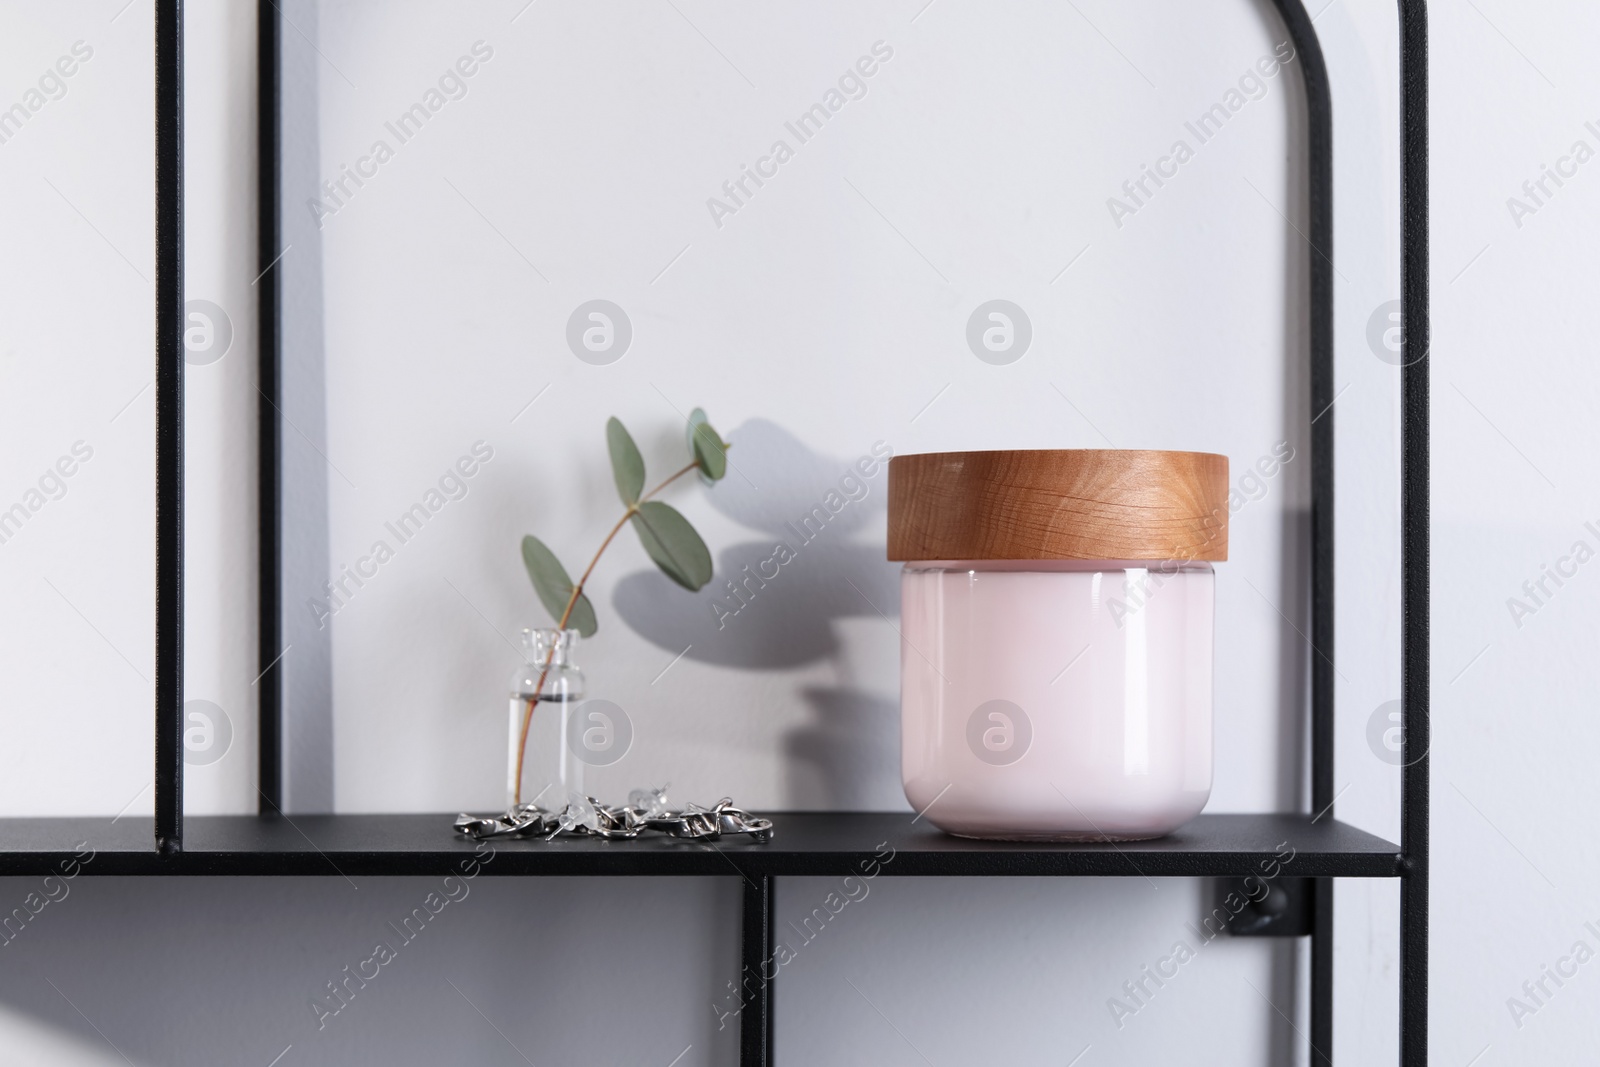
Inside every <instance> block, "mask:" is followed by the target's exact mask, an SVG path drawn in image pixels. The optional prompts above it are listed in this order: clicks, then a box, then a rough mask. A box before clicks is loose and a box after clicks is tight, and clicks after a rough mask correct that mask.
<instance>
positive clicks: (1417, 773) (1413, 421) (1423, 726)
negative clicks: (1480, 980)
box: [1400, 0, 1431, 1067]
mask: <svg viewBox="0 0 1600 1067" xmlns="http://www.w3.org/2000/svg"><path fill="white" fill-rule="evenodd" d="M1400 153H1401V154H1400V159H1401V170H1400V174H1401V179H1400V181H1401V191H1400V198H1401V218H1402V222H1401V228H1402V234H1403V239H1402V243H1401V250H1400V323H1401V327H1402V330H1403V336H1402V342H1401V345H1402V348H1401V356H1402V362H1403V364H1404V369H1403V370H1402V371H1401V372H1400V373H1401V379H1400V381H1401V385H1400V390H1401V401H1400V434H1401V452H1402V456H1401V474H1400V525H1401V545H1400V571H1401V593H1400V604H1401V627H1402V630H1401V633H1402V636H1401V662H1400V675H1401V687H1400V695H1401V712H1402V715H1403V717H1404V723H1403V733H1402V740H1401V755H1402V760H1403V765H1402V770H1401V777H1400V852H1401V857H1402V859H1401V881H1400V1062H1401V1064H1403V1065H1404V1067H1423V1065H1424V1064H1426V1063H1427V1062H1428V800H1429V798H1428V778H1429V767H1428V746H1429V743H1430V737H1429V727H1428V684H1429V671H1428V639H1429V633H1428V584H1429V581H1428V579H1429V575H1428V543H1429V539H1428V456H1429V447H1428V433H1429V420H1428V362H1429V356H1430V355H1431V350H1430V347H1429V346H1430V344H1431V340H1430V337H1429V330H1428V325H1429V324H1428V10H1427V5H1426V3H1425V2H1424V0H1400Z"/></svg>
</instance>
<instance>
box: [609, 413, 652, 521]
mask: <svg viewBox="0 0 1600 1067" xmlns="http://www.w3.org/2000/svg"><path fill="white" fill-rule="evenodd" d="M606 447H607V448H608V449H610V451H611V476H612V477H613V478H615V479H616V482H617V495H618V496H620V497H622V502H623V503H624V504H626V505H628V506H629V507H632V506H633V505H635V504H637V503H638V502H639V494H640V493H642V492H644V459H643V458H642V457H641V456H640V455H639V446H637V445H635V444H634V443H633V438H632V437H631V436H629V434H628V430H627V427H625V426H623V425H622V421H621V420H620V419H618V418H617V417H616V416H615V415H613V416H611V418H609V419H607V420H606Z"/></svg>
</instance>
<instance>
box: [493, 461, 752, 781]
mask: <svg viewBox="0 0 1600 1067" xmlns="http://www.w3.org/2000/svg"><path fill="white" fill-rule="evenodd" d="M728 447H732V446H728ZM698 466H699V463H698V462H696V463H690V464H689V465H688V466H687V467H685V468H683V469H682V470H680V471H678V472H677V473H676V474H674V475H672V476H671V477H669V478H668V479H667V480H666V481H664V482H662V483H661V484H660V485H658V486H656V487H655V488H654V489H652V490H650V491H649V492H648V493H646V494H644V496H641V497H640V498H639V499H638V500H637V501H635V502H634V503H632V504H629V505H628V509H627V510H626V511H624V512H623V513H622V518H620V519H618V520H617V524H616V525H615V526H613V527H611V532H610V533H608V534H606V539H605V540H604V541H601V542H600V547H599V548H597V549H595V553H594V558H593V559H591V560H589V565H588V566H587V567H585V568H584V570H583V576H582V577H581V578H579V579H578V584H577V585H574V586H573V587H572V595H571V596H570V597H568V598H567V607H566V610H564V611H562V613H561V621H559V622H557V623H556V632H557V633H558V634H559V633H560V632H561V631H563V630H565V629H566V628H567V620H569V619H570V618H572V609H573V608H575V607H577V605H578V598H579V597H580V596H582V595H583V587H584V584H585V583H587V582H588V581H589V575H591V574H593V573H594V568H595V564H597V563H599V562H600V557H601V556H602V555H604V554H605V550H606V549H607V548H609V547H610V546H611V542H612V541H613V540H615V539H616V536H617V534H618V532H619V531H621V529H622V527H623V526H624V524H626V523H627V521H628V520H629V519H631V518H633V517H634V515H636V514H638V511H639V505H640V504H643V503H644V502H645V501H646V500H649V499H650V498H651V497H653V496H655V495H656V494H657V493H659V492H661V490H663V489H665V488H666V487H667V486H669V485H671V484H672V483H673V482H675V481H677V480H678V479H679V478H682V477H683V476H684V475H685V474H688V473H689V472H690V471H692V470H694V469H695V468H696V467H698ZM555 658H556V643H555V642H551V644H550V651H549V652H548V653H547V654H546V655H545V657H544V664H543V665H542V666H541V667H540V668H539V681H538V684H536V685H535V686H534V687H533V696H532V698H530V699H529V700H528V702H527V703H528V710H526V711H524V712H523V713H522V734H521V737H520V738H518V740H517V788H516V791H515V793H514V794H513V798H512V804H513V805H519V804H521V803H522V764H523V761H524V760H526V759H527V756H528V728H529V727H530V726H532V725H533V709H534V708H535V707H537V706H538V703H539V694H540V693H542V692H544V680H545V679H546V678H547V677H549V675H550V665H551V664H552V663H553V662H555Z"/></svg>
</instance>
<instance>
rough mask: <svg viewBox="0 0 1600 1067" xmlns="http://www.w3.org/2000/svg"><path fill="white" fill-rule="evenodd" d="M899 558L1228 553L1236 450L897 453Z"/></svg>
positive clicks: (893, 544)
mask: <svg viewBox="0 0 1600 1067" xmlns="http://www.w3.org/2000/svg"><path fill="white" fill-rule="evenodd" d="M889 558H890V559H892V560H935V559H939V560H969V559H970V560H979V559H1126V560H1209V561H1216V560H1225V559H1227V558H1228V457H1227V456H1219V455H1216V454H1215V453H1211V452H1154V451H1147V450H1140V449H1101V448H1085V449H1050V450H1038V451H1011V452H930V453H924V454H922V455H913V456H895V457H894V458H893V459H891V460H890V461H889Z"/></svg>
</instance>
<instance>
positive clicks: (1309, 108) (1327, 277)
mask: <svg viewBox="0 0 1600 1067" xmlns="http://www.w3.org/2000/svg"><path fill="white" fill-rule="evenodd" d="M1277 5H1278V12H1279V14H1280V15H1281V16H1282V17H1283V21H1284V25H1285V27H1286V28H1287V29H1288V31H1289V38H1290V40H1291V41H1293V43H1294V47H1295V53H1296V56H1297V58H1298V65H1299V67H1300V74H1301V77H1302V79H1303V80H1304V83H1305V90H1306V167H1307V170H1306V207H1307V211H1308V213H1309V216H1310V217H1309V219H1308V225H1307V231H1308V234H1309V240H1310V244H1311V251H1310V252H1309V253H1308V254H1307V260H1308V263H1309V272H1310V294H1309V295H1310V308H1309V314H1310V333H1311V337H1310V345H1311V352H1310V356H1311V413H1310V416H1309V417H1310V419H1311V646H1312V650H1313V651H1312V655H1311V810H1312V812H1313V813H1315V814H1316V815H1317V816H1318V817H1320V818H1332V817H1333V813H1332V810H1331V809H1332V807H1333V798H1334V796H1335V793H1334V775H1333V725H1334V678H1335V675H1334V670H1333V654H1334V629H1333V625H1334V570H1333V564H1334V555H1333V534H1334V531H1333V503H1334V501H1333V489H1334V480H1333V428H1334V421H1335V418H1334V415H1333V413H1332V411H1331V410H1330V408H1331V407H1332V405H1333V401H1334V397H1335V395H1336V394H1335V392H1334V386H1333V106H1332V99H1331V94H1330V92H1329V89H1328V68H1327V63H1326V62H1325V61H1324V59H1323V55H1322V46H1321V44H1320V43H1319V42H1318V40H1317V31H1316V27H1315V26H1313V25H1312V22H1311V18H1310V16H1309V15H1307V13H1306V9H1305V5H1304V4H1303V3H1302V2H1301V0H1277ZM1311 900H1312V920H1311V1012H1310V1015H1311V1034H1310V1037H1309V1043H1310V1045H1311V1052H1310V1056H1311V1063H1312V1065H1313V1067H1327V1065H1330V1064H1332V1062H1333V880H1332V879H1331V878H1319V879H1317V880H1316V884H1315V887H1314V889H1313V892H1312V896H1311Z"/></svg>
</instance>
